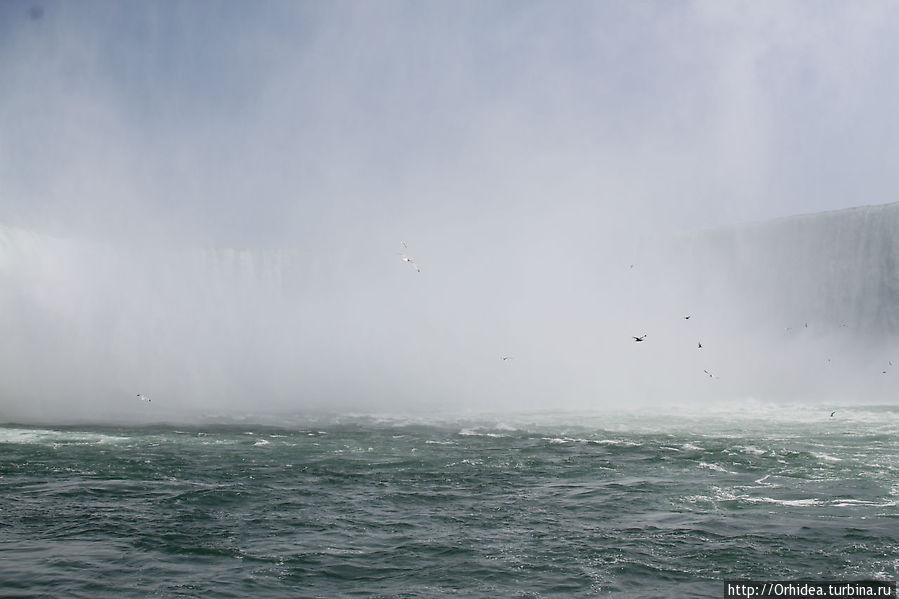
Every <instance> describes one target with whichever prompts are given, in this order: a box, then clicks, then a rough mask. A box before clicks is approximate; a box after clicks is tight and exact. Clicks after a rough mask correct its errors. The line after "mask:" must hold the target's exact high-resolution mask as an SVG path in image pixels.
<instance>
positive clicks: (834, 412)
mask: <svg viewBox="0 0 899 599" xmlns="http://www.w3.org/2000/svg"><path fill="white" fill-rule="evenodd" d="M836 413H837V411H836V410H834V411H833V412H831V413H830V417H831V418H833V415H834V414H836Z"/></svg>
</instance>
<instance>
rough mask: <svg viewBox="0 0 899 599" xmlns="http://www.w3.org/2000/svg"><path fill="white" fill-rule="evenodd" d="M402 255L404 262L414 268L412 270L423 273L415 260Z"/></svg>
mask: <svg viewBox="0 0 899 599" xmlns="http://www.w3.org/2000/svg"><path fill="white" fill-rule="evenodd" d="M401 255H402V258H403V262H408V263H409V265H410V266H412V268H414V269H415V270H417V271H418V272H421V268H420V267H419V266H418V264H417V263H416V262H415V260H413V259H412V258H410V257H409V256H407V255H406V254H401Z"/></svg>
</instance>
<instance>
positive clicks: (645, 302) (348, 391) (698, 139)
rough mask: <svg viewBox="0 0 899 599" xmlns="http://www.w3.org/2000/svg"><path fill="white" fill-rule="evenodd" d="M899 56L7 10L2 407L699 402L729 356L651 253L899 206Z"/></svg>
mask: <svg viewBox="0 0 899 599" xmlns="http://www.w3.org/2000/svg"><path fill="white" fill-rule="evenodd" d="M897 32H899V5H897V4H896V3H893V2H864V3H845V2H764V1H762V2H719V1H709V2H702V1H696V2H687V1H680V2H623V1H622V2H614V1H607V2H575V1H572V2H565V3H562V4H560V3H556V2H521V1H515V2H512V1H495V2H480V1H458V2H400V1H380V2H362V1H359V2H351V1H335V2H276V1H268V2H260V3H247V2H211V1H210V2H173V1H165V0H163V1H158V2H142V3H138V2H112V1H109V2H96V1H83V2H51V1H43V0H41V1H37V0H29V1H19V0H7V1H5V2H2V3H0V81H2V85H0V226H3V227H7V228H8V229H7V231H17V232H16V233H14V234H7V233H4V234H3V235H6V238H7V239H10V238H11V237H10V236H9V235H12V237H13V238H15V242H14V243H13V244H12V246H9V245H8V246H7V249H8V248H9V247H16V248H18V250H21V251H22V252H24V253H22V254H21V256H26V257H25V258H22V257H21V256H19V258H16V259H15V260H12V261H10V260H7V261H6V262H3V261H2V260H0V266H3V267H4V268H5V270H4V269H0V275H3V276H4V277H7V278H5V279H3V280H5V281H6V282H10V281H12V282H13V284H8V285H5V286H0V287H2V288H0V306H3V313H2V314H0V331H2V332H3V334H4V335H5V336H6V338H7V339H16V340H17V341H16V342H15V343H9V344H7V345H6V346H4V348H2V351H0V374H2V375H3V377H4V380H5V383H4V385H5V387H4V389H3V391H4V392H3V393H0V395H2V397H0V413H2V412H3V409H10V407H11V406H13V405H18V407H21V405H22V403H23V401H24V400H23V399H22V398H24V397H29V398H32V399H31V400H29V401H32V400H33V402H32V403H31V404H30V405H31V406H32V407H33V406H38V408H35V409H36V410H37V411H38V412H37V413H40V411H41V410H43V413H47V414H49V413H59V411H60V410H64V411H65V410H68V412H69V413H70V414H76V413H80V414H81V415H82V416H84V415H88V416H90V415H94V416H96V415H97V414H102V413H104V412H106V411H108V410H109V409H110V407H111V406H114V405H118V404H117V403H116V402H119V401H120V399H121V398H122V397H132V396H133V395H135V394H136V393H137V392H141V393H145V394H148V395H150V396H151V397H155V403H154V406H160V405H164V403H165V399H164V398H166V397H168V398H170V399H171V398H175V397H178V401H179V402H181V403H184V402H187V403H188V404H191V403H192V405H193V406H194V407H197V408H198V409H205V410H209V409H212V408H214V407H216V406H222V405H225V404H227V405H228V406H230V407H231V408H234V409H238V408H240V409H249V408H250V407H253V406H256V407H258V405H257V404H254V403H253V401H254V400H249V399H247V398H253V397H267V398H271V401H272V403H271V406H281V407H284V406H288V405H295V403H296V401H297V397H299V396H302V397H303V398H306V399H303V402H306V403H302V402H301V403H302V405H312V404H313V403H314V404H316V405H321V404H323V403H324V404H328V403H329V402H331V403H333V404H334V405H336V404H338V403H340V402H341V401H343V402H348V400H347V398H356V399H358V398H360V397H368V398H370V399H367V400H364V401H361V402H359V401H357V402H356V404H354V405H357V406H358V405H361V406H362V407H368V408H371V407H372V406H409V405H411V404H413V403H416V402H418V403H419V404H420V403H421V402H422V401H425V403H426V404H427V405H429V406H440V405H443V406H445V405H454V402H461V403H465V404H467V405H469V406H475V407H477V406H482V407H483V406H484V405H500V404H501V403H502V402H501V401H499V400H498V399H496V398H503V397H504V398H505V402H506V404H507V405H508V404H509V403H512V404H515V405H523V404H522V401H523V398H528V401H527V402H524V403H526V404H527V405H529V406H547V405H550V406H551V405H557V404H558V402H560V401H561V402H563V403H564V400H566V398H580V399H581V400H582V402H581V403H582V404H583V401H584V400H585V398H586V401H588V403H589V402H590V401H593V398H595V396H596V394H597V392H598V391H597V390H598V389H601V390H602V393H604V394H605V396H606V397H608V396H614V397H618V398H620V397H623V396H629V397H633V396H637V395H639V396H651V395H656V396H659V395H661V396H664V395H665V394H666V393H669V394H670V390H671V389H677V388H683V389H686V390H687V394H688V395H689V394H692V393H695V389H696V387H695V383H696V381H695V380H694V378H691V377H692V376H693V374H697V373H699V372H700V370H704V369H707V368H709V367H711V368H710V370H712V371H715V372H717V369H718V368H719V367H720V368H725V369H726V367H727V365H728V363H726V362H722V361H719V362H717V363H716V362H715V361H713V360H712V361H705V362H700V361H698V360H697V358H695V356H694V354H690V356H689V357H684V355H682V354H681V353H680V352H681V351H682V350H681V344H682V342H683V340H682V339H681V337H679V336H678V335H680V334H681V333H682V331H680V329H679V328H678V327H683V326H685V323H684V322H683V316H684V315H685V314H689V313H690V312H691V310H692V309H693V308H695V306H691V305H690V302H689V301H688V298H689V290H684V289H681V288H678V289H676V290H675V289H674V287H672V286H670V285H669V286H666V284H665V281H666V280H667V282H668V283H671V282H672V281H674V279H676V276H675V274H673V273H672V272H667V271H669V270H671V269H667V268H666V266H667V265H666V264H656V265H655V267H654V270H652V271H649V270H641V268H638V269H636V271H635V272H638V273H639V274H637V275H636V278H634V277H631V269H630V268H628V267H629V265H630V264H631V263H633V261H634V260H635V259H637V258H638V257H639V256H640V255H641V254H640V248H641V244H642V243H643V241H642V240H652V239H656V238H662V237H667V236H668V235H671V234H679V233H685V232H692V231H699V230H706V229H710V228H717V227H724V226H730V225H736V224H740V223H747V222H757V221H765V220H769V219H775V218H779V217H784V216H788V215H794V214H804V213H814V212H820V211H827V210H835V209H841V208H846V207H851V206H859V205H871V204H882V203H887V202H892V201H894V200H895V199H896V198H895V196H894V193H893V190H894V189H895V185H894V181H895V173H896V164H897V158H899V130H897V129H899V124H897V123H899V120H897V119H896V118H895V106H897V105H899V79H897V78H896V77H895V65H896V64H899V62H897V59H899V54H897V52H899V35H896V34H897ZM29 232H31V233H29ZM0 233H3V231H0ZM32 233H33V234H34V235H37V236H39V237H38V238H39V239H43V240H44V241H42V242H35V241H34V240H35V239H37V238H32V237H29V235H31V234H32ZM3 235H0V241H3V239H2V237H3ZM48 240H52V241H48ZM401 241H402V242H405V244H407V245H408V247H403V246H402V245H401V243H400V242H401ZM67 244H73V245H67ZM101 247H102V248H106V249H105V250H103V251H100V250H98V249H97V248H101ZM22 248H32V249H31V250H27V251H26V250H22ZM109 248H115V249H114V250H110V249H109ZM148 248H150V249H148ZM202 248H207V250H208V251H212V252H213V254H209V255H208V256H212V258H209V262H208V263H209V264H213V268H212V269H206V270H205V271H204V270H202V269H201V270H196V268H195V267H194V266H192V264H194V263H195V262H196V261H197V260H199V261H201V262H202V260H205V259H206V258H203V256H207V254H202V253H199V254H198V253H196V252H200V251H201V249H202ZM209 248H218V250H211V249H209ZM227 248H238V249H247V250H252V251H254V252H257V253H255V254H253V253H243V254H240V253H238V254H233V253H228V251H227ZM32 250H33V251H32ZM151 250H152V251H151ZM281 251H285V252H288V253H285V254H279V253H278V252H281ZM29 252H31V253H29ZM171 252H174V253H171ZM178 252H180V253H178ZM192 252H193V253H192ZM216 252H217V253H216ZM266 252H268V253H266ZM400 252H406V253H408V254H410V255H412V256H413V257H414V258H415V259H416V260H418V262H419V263H420V264H421V265H422V271H421V273H416V272H415V271H414V270H412V269H411V268H409V267H408V265H406V264H403V263H402V262H401V261H400V260H399V253H400ZM8 255H11V254H7V257H8ZM254 256H255V257H254ZM0 258H2V256H0ZM16 260H18V261H16ZM254 260H256V261H261V262H259V264H256V263H255V262H254ZM266 260H268V261H272V260H274V261H276V262H277V261H278V260H283V261H286V262H284V263H283V264H282V266H280V267H278V268H275V269H274V270H272V269H271V268H270V269H269V271H271V272H277V273H279V274H277V276H276V275H271V276H269V278H266V276H268V275H266V276H263V275H259V278H256V279H252V277H251V279H252V281H251V282H250V283H249V284H247V285H244V287H240V284H238V286H237V288H235V287H228V285H230V283H222V280H221V279H220V278H216V277H220V275H221V272H224V271H228V272H229V273H231V274H227V273H226V274H225V275H221V276H222V277H224V278H225V279H227V278H228V277H230V276H233V277H236V279H235V280H244V279H245V278H246V277H247V276H249V275H247V273H251V272H257V271H259V272H261V271H262V270H265V269H266V268H268V267H266V266H265V261H266ZM288 262H289V264H288ZM240 264H244V266H240ZM278 264H281V262H278ZM235 265H236V266H235ZM638 266H640V267H642V266H643V265H638ZM279 268H280V269H281V270H278V269H279ZM229 269H230V270H229ZM254 269H256V270H254ZM260 269H261V270H260ZM288 271H289V272H290V273H292V274H290V276H288V274H286V273H288ZM266 272H268V271H266ZM650 272H651V273H652V274H650ZM198 273H199V274H198ZM253 276H255V275H253ZM242 277H243V278H242ZM273 277H274V278H273ZM413 277H414V278H413ZM628 277H631V278H628ZM282 279H283V280H287V279H291V280H293V281H301V282H302V285H300V287H301V288H299V287H298V288H295V289H292V290H290V291H289V292H287V293H282V292H283V287H282V288H280V291H279V293H280V294H281V295H279V294H276V293H268V291H270V286H271V285H273V283H272V281H275V280H277V285H282ZM3 280H0V282H3ZM260 281H262V282H260ZM232 282H233V281H232ZM245 282H246V281H245ZM235 284H237V283H235ZM291 284H292V283H291ZM235 289H237V291H235ZM248 289H250V290H252V291H247V290H248ZM223 294H224V295H227V297H228V299H227V300H223V299H222V296H223ZM691 322H693V323H699V324H697V325H696V326H697V327H703V326H705V327H710V326H711V325H710V324H709V323H708V322H706V324H705V325H703V324H702V318H701V317H700V316H699V315H696V316H695V318H694V320H693V321H691ZM707 330H711V329H707ZM645 332H649V334H650V339H651V340H653V341H654V342H655V343H654V344H648V343H647V344H645V346H648V347H644V346H643V345H640V344H634V343H632V340H631V336H632V335H640V334H642V333H645ZM719 332H720V333H722V335H720V336H722V337H723V336H724V335H723V333H724V331H723V330H720V331H719ZM745 332H747V331H735V330H729V331H728V333H745ZM684 334H686V333H684ZM666 335H667V337H666ZM694 336H695V331H694V332H690V333H689V334H688V337H689V343H688V346H689V347H691V348H692V347H694V345H695V344H696V339H694V338H693V337H694ZM735 336H736V337H739V335H735ZM611 339H614V340H615V341H614V342H612V341H610V340H611ZM620 340H624V342H626V343H625V344H624V345H622V344H621V343H619V341H620ZM707 343H708V341H707ZM712 346H714V343H712ZM638 347H644V349H639V350H638V349H637V348H638ZM684 347H686V346H684ZM637 351H642V352H643V353H642V354H636V353H634V352H637ZM765 351H766V348H765V346H764V344H763V343H762V342H761V341H759V343H758V344H757V346H756V347H755V348H754V353H753V354H752V355H754V356H756V357H758V356H762V355H763V354H764V353H765ZM670 352H673V354H672V353H670ZM507 354H510V355H514V356H515V359H514V361H512V363H504V362H500V360H499V356H502V355H507ZM800 354H801V355H800ZM671 355H677V356H679V357H678V358H677V359H676V360H675V361H673V362H671V361H670V360H671V358H670V356H671ZM719 355H720V354H719ZM746 355H748V354H746V353H745V352H743V351H742V350H740V351H734V352H732V353H731V354H730V362H729V364H731V365H733V364H737V363H740V360H741V359H742V358H744V357H745V356H746ZM818 358H819V357H818V356H816V357H815V358H814V360H811V358H809V357H808V355H807V353H802V352H797V356H796V360H798V362H796V361H794V362H791V364H793V365H801V367H802V368H803V369H804V371H805V372H808V373H809V377H811V378H814V376H815V372H816V368H817V366H818V363H819V362H820V360H819V359H818ZM758 359H759V360H762V361H763V362H764V361H765V360H767V362H765V368H768V369H769V370H768V372H769V373H770V369H771V368H779V369H780V370H779V371H778V372H777V376H778V377H779V379H778V380H782V381H788V380H789V379H790V378H791V376H792V371H791V370H790V369H789V368H787V367H785V366H783V365H777V364H776V363H775V362H776V361H775V360H774V359H773V358H771V357H770V356H768V357H764V358H758ZM666 361H668V362H666ZM647 364H655V365H656V368H662V366H660V365H664V364H669V366H667V367H665V368H664V372H662V371H657V372H656V373H655V374H652V373H651V372H648V371H647V370H646V366H647ZM498 366H500V367H502V369H501V370H499V369H498V368H497V367H498ZM682 367H683V370H682ZM685 372H689V373H691V374H684V373H685ZM704 376H705V375H703V374H700V375H699V377H700V378H699V380H700V381H701V382H702V383H703V384H705V383H706V382H707V381H706V380H705V378H704ZM753 376H754V371H753V369H752V368H744V372H743V375H742V377H743V379H744V380H747V379H752V378H753ZM774 378H777V377H774ZM688 379H689V380H688ZM772 380H773V379H772ZM11 381H13V382H11ZM807 381H808V378H805V379H803V381H802V382H807ZM802 382H794V383H791V385H793V386H794V387H796V386H801V384H802ZM819 382H821V381H819ZM826 384H827V382H826V381H825V382H823V383H821V385H826ZM724 385H725V383H722V384H721V386H722V387H723V386H724ZM821 385H819V386H821ZM790 388H792V387H790ZM790 388H788V389H787V394H789V389H790ZM730 392H732V393H739V392H741V389H739V388H736V387H734V388H731V389H730ZM628 394H630V395H628ZM67 397H78V402H73V401H70V400H69V399H65V398H67ZM224 397H231V399H230V400H229V401H228V402H224V401H223V399H222V398H224ZM484 397H490V398H493V399H491V401H488V402H486V403H485V402H483V401H482V399H483V398H484ZM309 398H313V399H309ZM422 398H426V400H423V399H422ZM307 400H308V401H307ZM494 400H495V401H494ZM62 401H66V402H68V403H67V404H65V406H66V407H63V405H64V404H62V403H61V402H62ZM35 402H36V403H35ZM41 402H43V403H41ZM491 402H492V403H491ZM138 403H141V406H140V409H144V407H145V404H142V402H138ZM348 403H352V402H348ZM76 404H77V405H76ZM41 405H42V406H44V407H43V408H40V406H41ZM73 406H75V407H73ZM78 406H81V408H83V409H81V411H80V412H79V409H80V408H78ZM88 407H89V408H90V410H88ZM134 409H137V408H134ZM159 409H160V410H162V409H163V408H162V407H160V408H159ZM23 413H24V412H23ZM31 413H35V412H31ZM85 417H87V416H85Z"/></svg>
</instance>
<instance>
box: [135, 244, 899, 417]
mask: <svg viewBox="0 0 899 599" xmlns="http://www.w3.org/2000/svg"><path fill="white" fill-rule="evenodd" d="M400 244H402V246H403V249H404V250H408V249H409V246H408V245H407V244H406V242H405V241H400ZM399 255H400V259H401V260H402V261H403V262H405V263H406V264H408V265H409V266H411V267H412V268H414V269H415V271H416V272H421V267H420V266H419V265H418V263H417V262H416V261H415V260H414V259H413V258H412V257H411V256H409V255H408V254H406V253H404V252H400V253H399ZM629 267H630V268H634V265H633V264H631V265H630V266H629ZM691 316H692V315H691V314H687V315H686V316H684V320H690V317H691ZM840 326H841V327H845V326H846V325H845V323H844V324H841V325H840ZM804 328H808V323H805V324H804ZM786 330H787V331H790V330H792V327H787V328H786ZM632 337H633V339H634V343H642V342H644V341H646V338H647V337H648V335H647V334H646V333H643V334H642V335H633V336H632ZM696 346H697V348H698V349H702V341H698V342H697V344H696ZM513 359H514V358H513V356H508V355H505V356H501V360H502V361H503V362H508V363H511V361H512V360H513ZM827 362H830V358H828V359H827ZM889 365H890V366H892V365H893V362H892V361H890V363H889ZM703 372H704V373H705V374H706V376H708V377H709V378H710V379H718V378H720V377H718V375H715V374H712V373H711V372H709V371H708V370H705V369H704V370H703ZM886 372H887V371H886V370H884V371H883V374H886ZM137 399H139V400H140V401H145V402H147V403H150V398H149V397H147V396H146V395H144V394H142V393H138V394H137ZM834 414H836V411H833V412H831V413H830V416H831V417H833V415H834Z"/></svg>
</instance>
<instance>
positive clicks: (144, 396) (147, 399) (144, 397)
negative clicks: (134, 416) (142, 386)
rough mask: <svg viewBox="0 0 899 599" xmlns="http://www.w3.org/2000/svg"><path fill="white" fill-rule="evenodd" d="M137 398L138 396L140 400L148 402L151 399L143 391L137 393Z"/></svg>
mask: <svg viewBox="0 0 899 599" xmlns="http://www.w3.org/2000/svg"><path fill="white" fill-rule="evenodd" d="M137 398H138V399H139V400H141V401H146V402H149V401H150V398H149V397H147V396H146V395H144V394H143V393H138V394H137Z"/></svg>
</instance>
